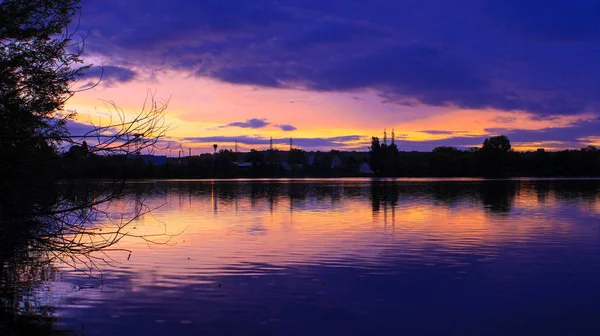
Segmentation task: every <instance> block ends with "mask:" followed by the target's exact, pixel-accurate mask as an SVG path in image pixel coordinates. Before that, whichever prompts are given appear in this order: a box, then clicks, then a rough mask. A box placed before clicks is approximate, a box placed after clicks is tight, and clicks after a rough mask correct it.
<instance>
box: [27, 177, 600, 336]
mask: <svg viewBox="0 0 600 336" xmlns="http://www.w3.org/2000/svg"><path fill="white" fill-rule="evenodd" d="M136 199H138V200H139V199H145V204H147V205H149V206H150V207H151V208H155V210H154V211H152V213H150V214H146V215H144V216H142V217H141V218H139V219H138V220H136V221H135V222H133V223H132V224H131V225H130V226H129V227H128V228H129V229H130V231H131V232H132V233H135V234H138V235H146V236H147V235H152V234H161V233H164V232H166V233H168V234H176V235H175V236H174V237H172V239H171V240H169V241H167V240H166V239H165V237H164V236H163V237H161V236H157V237H153V238H152V239H153V240H154V241H155V243H148V242H146V241H144V240H143V239H140V238H125V239H123V240H122V241H121V242H120V243H119V244H118V246H117V247H118V248H123V249H127V250H131V251H132V254H131V255H130V256H129V254H128V252H125V251H124V252H119V251H115V252H113V253H111V254H110V256H111V257H112V258H114V260H115V262H113V263H112V265H102V266H101V269H102V271H103V281H102V282H100V281H98V280H95V279H92V278H89V277H87V276H86V275H84V274H82V273H81V272H77V271H75V270H72V269H69V268H66V267H62V268H61V271H59V272H58V273H57V275H56V279H55V280H53V281H49V282H47V283H45V284H43V286H41V287H40V288H39V289H36V290H35V296H36V300H37V301H38V302H39V304H41V305H48V306H51V307H53V309H55V315H56V316H57V317H58V322H57V325H58V327H60V328H63V329H70V330H76V331H78V332H82V331H83V333H84V334H85V335H600V229H599V228H598V226H599V224H600V181H593V180H591V181H585V180H584V181H581V180H570V181H547V180H546V181H539V180H538V181H535V180H534V181H532V180H521V181H509V182H507V181H485V182H483V181H470V180H451V181H448V180H442V181H440V180H438V181H435V180H416V181H415V180H398V181H393V180H389V181H385V180H383V181H371V180H368V179H356V180H308V181H303V180H300V181H286V180H279V181H278V180H265V181H216V182H214V181H213V182H211V181H158V182H150V183H139V184H135V185H133V186H132V187H131V192H130V193H129V194H128V195H127V197H125V198H124V199H123V200H120V201H119V202H118V204H116V205H115V207H114V208H113V209H112V210H111V211H112V213H111V216H112V218H113V219H118V218H119V217H120V212H122V211H126V210H125V209H128V205H130V204H131V201H133V200H136ZM106 225H107V226H108V225H110V224H109V223H108V222H107V223H106ZM163 243H166V244H163ZM128 257H129V259H128Z"/></svg>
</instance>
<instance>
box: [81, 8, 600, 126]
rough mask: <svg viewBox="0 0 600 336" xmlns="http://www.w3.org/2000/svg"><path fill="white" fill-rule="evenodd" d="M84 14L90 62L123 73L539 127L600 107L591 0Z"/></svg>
mask: <svg viewBox="0 0 600 336" xmlns="http://www.w3.org/2000/svg"><path fill="white" fill-rule="evenodd" d="M83 8H84V16H83V25H84V28H83V29H87V30H90V31H91V32H92V34H91V35H90V39H89V40H88V42H89V46H90V48H89V51H90V53H91V54H100V55H103V56H106V57H114V58H117V59H119V60H120V61H121V62H123V64H127V63H129V64H132V65H138V64H139V65H144V66H153V67H171V68H175V69H186V71H190V72H192V73H195V74H196V75H197V76H203V77H210V78H214V79H217V80H221V81H224V82H228V83H234V84H248V85H255V86H261V87H271V88H287V87H292V88H298V89H305V90H313V91H344V92H350V91H362V90H375V91H377V92H378V93H379V94H380V96H381V97H382V99H385V100H386V101H387V102H392V103H397V104H411V103H412V102H415V101H416V102H419V103H421V104H425V105H430V106H449V105H452V106H459V107H463V108H479V109H483V108H495V109H500V110H506V111H510V110H525V111H529V112H532V113H535V114H537V115H538V116H539V117H540V118H546V117H549V116H553V115H566V114H576V113H582V112H593V113H596V112H595V111H597V110H598V109H599V108H600V95H599V94H598V87H599V86H600V82H599V81H598V78H600V66H598V64H599V62H600V61H599V60H600V48H598V47H597V46H598V44H599V43H600V10H599V8H600V7H599V4H598V2H597V1H594V0H580V1H576V2H573V1H569V0H531V1H525V2H524V1H518V0H506V1H487V2H481V1H477V0H457V1H439V0H406V1H375V2H366V1H333V0H331V1H330V0H318V1H317V0H287V1H277V0H256V1H246V0H229V1H221V0H205V1H195V0H181V1H178V3H177V6H173V5H172V3H171V2H170V1H168V0H156V1H153V5H152V6H147V4H146V2H144V1H134V0H132V1H118V0H102V1H101V0H86V1H84V2H83ZM125 28H127V29H125ZM119 64H121V63H119Z"/></svg>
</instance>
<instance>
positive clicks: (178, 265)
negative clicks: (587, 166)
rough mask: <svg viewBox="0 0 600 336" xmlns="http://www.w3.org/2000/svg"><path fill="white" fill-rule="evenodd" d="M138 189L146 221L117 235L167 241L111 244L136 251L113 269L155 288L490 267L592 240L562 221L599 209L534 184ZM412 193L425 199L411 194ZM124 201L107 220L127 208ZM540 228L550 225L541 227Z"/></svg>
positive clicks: (210, 185)
mask: <svg viewBox="0 0 600 336" xmlns="http://www.w3.org/2000/svg"><path fill="white" fill-rule="evenodd" d="M453 183H457V182H453ZM141 186H142V187H146V188H148V187H150V188H151V189H152V190H153V191H152V192H151V193H150V196H149V197H147V200H146V203H145V205H146V206H147V207H148V208H150V209H155V210H153V211H152V212H151V213H149V214H146V215H144V216H142V217H140V218H138V219H137V220H136V221H134V222H133V223H132V224H131V225H130V226H128V227H127V230H129V232H131V233H133V234H134V235H136V236H138V235H155V234H163V233H167V234H176V235H175V236H174V237H172V238H171V239H170V240H169V239H165V238H164V237H163V238H157V239H156V241H157V242H161V241H162V242H165V244H148V243H147V242H145V241H143V240H140V239H137V238H134V237H126V238H124V239H123V240H122V241H121V242H120V243H119V246H118V247H119V248H123V249H127V250H132V251H134V252H133V255H132V257H131V260H129V261H127V260H125V259H124V257H123V256H121V258H120V259H119V258H117V260H119V261H120V262H121V263H122V264H121V265H120V266H122V267H124V269H127V270H128V271H131V272H135V273H140V274H139V276H141V277H142V278H145V276H143V275H142V274H143V273H148V272H150V273H152V274H153V276H154V277H156V276H160V274H165V275H167V274H168V275H174V274H181V275H186V274H190V273H193V274H197V275H206V276H210V275H216V274H228V273H229V272H243V270H244V268H248V271H250V270H251V271H252V272H255V273H257V274H260V273H261V267H262V266H258V267H256V266H251V265H264V267H266V268H267V269H268V267H286V266H293V265H310V264H323V263H331V262H332V260H334V261H335V263H339V264H340V265H353V266H358V267H361V266H364V267H371V266H373V265H382V264H385V263H386V262H388V259H387V258H406V257H409V258H410V259H411V260H414V261H417V262H420V263H429V262H435V260H437V259H440V258H442V257H443V256H444V254H447V253H459V254H460V253H475V254H478V253H479V254H482V255H486V256H488V257H490V256H493V255H494V254H495V253H496V252H495V251H496V250H498V249H501V248H502V246H503V245H506V244H509V245H511V244H529V243H531V242H534V241H535V240H536V239H540V237H541V236H544V235H555V236H568V237H570V239H573V240H581V241H582V242H583V243H585V242H586V241H595V240H596V237H595V236H593V237H592V236H586V235H584V234H583V233H582V228H581V227H577V226H575V225H574V222H573V219H572V218H570V217H569V216H567V215H566V214H565V211H568V213H569V214H571V213H572V211H576V210H577V209H580V210H583V209H581V207H587V206H591V207H595V208H596V209H597V207H598V205H597V204H598V202H596V201H593V200H592V201H590V200H588V203H585V202H579V203H578V204H577V207H578V208H575V209H571V208H570V205H569V204H564V203H561V202H560V197H561V195H560V194H557V193H556V192H555V191H554V190H552V189H548V190H543V189H542V188H540V187H536V186H535V185H534V184H532V183H520V184H519V183H516V184H514V185H510V186H507V185H505V184H502V183H500V184H498V185H496V184H494V185H490V186H486V187H482V183H481V182H477V181H464V182H460V185H455V186H450V188H461V189H464V190H465V192H463V193H456V192H455V191H454V189H450V190H445V189H444V188H448V186H441V187H440V186H437V185H436V184H428V183H427V182H420V183H416V184H415V183H408V182H407V183H404V184H403V183H396V184H395V183H391V182H389V183H388V182H379V183H374V182H368V181H362V180H349V181H345V182H343V183H329V184H313V183H308V182H300V183H284V182H256V183H251V184H245V183H236V182H214V181H213V182H210V181H209V182H195V183H194V182H190V183H187V182H176V183H169V184H164V185H163V184H161V183H158V185H154V186H152V185H146V184H141ZM415 188H419V189H421V190H423V191H422V192H419V193H415V192H414V190H415ZM440 188H441V189H440ZM474 192H479V195H476V197H475V196H474V194H473V193H474ZM146 195H147V194H146ZM131 197H133V196H128V197H127V198H126V199H125V200H121V201H119V202H117V203H116V204H115V205H114V209H119V208H121V209H125V208H126V207H127V205H128V204H130V202H131ZM586 204H587V205H586ZM515 215H518V218H519V220H514V218H513V216H515ZM546 217H547V218H550V219H548V220H542V219H543V218H546ZM161 239H162V240H161ZM125 257H126V256H125ZM244 265H246V266H244Z"/></svg>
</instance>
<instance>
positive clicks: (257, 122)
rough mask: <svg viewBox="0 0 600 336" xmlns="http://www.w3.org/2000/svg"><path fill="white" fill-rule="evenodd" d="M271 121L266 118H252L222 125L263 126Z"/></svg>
mask: <svg viewBox="0 0 600 336" xmlns="http://www.w3.org/2000/svg"><path fill="white" fill-rule="evenodd" d="M270 124H271V123H269V122H267V121H266V119H257V118H252V119H248V120H246V121H238V122H232V123H229V124H227V125H225V126H221V127H241V128H263V127H267V126H269V125H270Z"/></svg>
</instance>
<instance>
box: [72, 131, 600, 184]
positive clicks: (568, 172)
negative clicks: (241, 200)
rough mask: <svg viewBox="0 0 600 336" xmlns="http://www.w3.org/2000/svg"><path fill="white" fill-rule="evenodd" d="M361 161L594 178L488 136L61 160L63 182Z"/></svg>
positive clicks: (322, 172)
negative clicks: (358, 146) (432, 143)
mask: <svg viewBox="0 0 600 336" xmlns="http://www.w3.org/2000/svg"><path fill="white" fill-rule="evenodd" d="M336 160H338V163H335V161H336ZM239 162H245V163H246V165H239ZM364 163H368V166H369V167H370V168H371V169H372V171H373V174H372V175H374V176H380V177H495V178H503V177H523V176H529V177H598V176H600V151H599V150H598V148H596V147H594V146H588V147H585V148H582V149H579V150H562V151H556V152H549V151H544V150H538V151H535V152H518V151H514V150H513V149H512V147H511V144H510V140H509V139H508V138H507V137H506V136H503V135H501V136H495V137H490V138H488V139H486V140H485V141H484V143H483V144H482V147H480V148H473V149H469V150H460V149H457V148H455V147H448V146H440V147H436V148H435V149H434V150H433V151H431V152H403V151H400V150H399V149H398V147H397V146H396V144H395V143H394V142H392V143H391V144H387V143H385V142H384V143H381V142H380V141H379V139H378V138H377V137H374V138H373V139H372V144H371V146H370V147H369V152H368V153H367V152H364V153H361V152H340V151H336V150H332V151H330V152H306V151H304V150H301V149H297V148H293V149H292V150H291V151H278V150H267V151H256V150H251V151H250V152H249V153H235V152H233V151H230V150H221V151H220V152H219V153H217V154H216V155H209V154H204V155H200V156H190V157H183V158H167V159H166V160H165V162H162V163H159V164H157V163H155V162H152V160H149V157H147V156H146V157H144V156H131V155H128V156H124V155H110V156H99V155H93V154H87V153H86V152H85V151H82V150H81V148H80V147H78V148H75V149H72V150H71V151H70V152H69V155H66V156H64V157H63V161H62V164H63V165H64V166H65V169H63V171H64V172H67V173H66V175H65V177H66V178H124V177H126V178H213V177H217V178H235V177H349V176H369V175H371V174H369V173H366V172H364V171H361V170H360V167H361V165H364ZM66 167H68V169H66Z"/></svg>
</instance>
